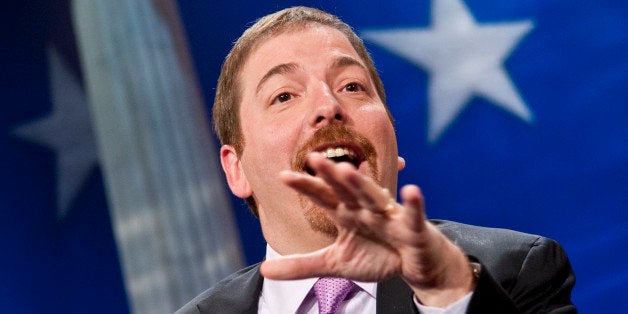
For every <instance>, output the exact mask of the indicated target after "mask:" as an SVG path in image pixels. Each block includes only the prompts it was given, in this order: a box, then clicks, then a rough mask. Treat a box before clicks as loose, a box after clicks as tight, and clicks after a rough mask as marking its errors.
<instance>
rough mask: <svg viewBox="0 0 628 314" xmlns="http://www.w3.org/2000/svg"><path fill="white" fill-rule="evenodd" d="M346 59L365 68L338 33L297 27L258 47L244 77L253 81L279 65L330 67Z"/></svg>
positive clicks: (315, 26) (321, 27)
mask: <svg viewBox="0 0 628 314" xmlns="http://www.w3.org/2000/svg"><path fill="white" fill-rule="evenodd" d="M343 56H349V57H351V58H353V59H356V60H357V61H358V62H359V63H360V64H362V65H363V66H364V62H363V60H362V59H361V58H360V57H359V55H358V53H357V52H356V51H355V49H354V48H353V46H352V45H351V43H350V42H349V40H347V38H346V37H345V36H344V34H343V33H341V32H340V31H339V30H337V29H334V28H331V27H329V26H325V25H320V24H307V25H298V26H295V27H290V28H288V29H286V30H283V31H280V32H279V33H277V34H274V35H272V36H270V37H269V38H266V39H264V40H263V41H261V42H260V43H258V44H257V45H256V46H255V47H254V48H253V49H252V51H251V53H250V55H249V56H248V58H247V59H246V61H245V64H244V66H243V67H242V72H241V74H242V76H243V77H248V78H251V77H250V76H261V75H264V73H265V71H267V70H268V69H270V68H272V67H275V66H277V65H279V64H290V63H292V64H298V65H308V64H311V62H312V61H317V62H321V61H322V62H330V63H331V62H334V59H337V58H341V57H343ZM318 64H319V65H320V63H318ZM254 74H257V75H254Z"/></svg>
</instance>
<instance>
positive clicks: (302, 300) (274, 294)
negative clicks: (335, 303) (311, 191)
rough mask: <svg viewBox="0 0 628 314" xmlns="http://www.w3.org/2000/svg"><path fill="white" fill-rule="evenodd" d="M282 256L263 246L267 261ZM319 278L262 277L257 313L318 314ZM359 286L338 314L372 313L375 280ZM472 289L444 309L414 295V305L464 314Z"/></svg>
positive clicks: (438, 313) (435, 313)
mask: <svg viewBox="0 0 628 314" xmlns="http://www.w3.org/2000/svg"><path fill="white" fill-rule="evenodd" d="M279 256H281V255H279V253H277V252H276V251H275V250H273V249H272V248H271V247H270V245H267V246H266V260H270V259H273V258H277V257H279ZM317 280H318V278H307V279H300V280H272V279H267V278H264V282H263V284H262V293H261V294H260V297H259V303H258V313H262V314H276V313H278V314H284V313H286V314H288V313H297V314H318V303H317V301H316V296H315V295H314V291H313V290H312V287H314V283H316V281H317ZM354 283H355V284H356V285H357V287H358V288H354V290H353V291H352V292H351V293H350V294H349V296H348V297H347V300H346V301H345V302H343V303H342V304H341V305H340V308H339V309H338V310H339V313H375V308H376V295H377V283H376V282H361V281H354ZM472 295H473V292H471V293H469V294H467V295H466V296H464V297H463V298H462V299H460V300H458V301H457V302H456V303H454V304H452V305H450V306H449V307H447V308H446V309H441V308H434V307H428V306H424V305H422V304H420V303H419V302H418V301H417V299H416V298H414V304H415V305H416V306H417V308H418V309H419V311H420V312H421V313H427V314H458V313H465V312H466V309H467V307H468V306H469V302H470V301H471V296H472Z"/></svg>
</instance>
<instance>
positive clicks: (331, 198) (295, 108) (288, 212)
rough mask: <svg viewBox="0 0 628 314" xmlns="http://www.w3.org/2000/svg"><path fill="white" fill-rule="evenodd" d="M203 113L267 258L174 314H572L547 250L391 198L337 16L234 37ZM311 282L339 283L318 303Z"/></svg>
mask: <svg viewBox="0 0 628 314" xmlns="http://www.w3.org/2000/svg"><path fill="white" fill-rule="evenodd" d="M213 118H214V123H215V129H216V131H217V133H218V137H219V138H220V141H221V143H222V148H221V151H220V157H221V162H222V167H223V169H224V171H225V174H226V177H227V182H228V184H229V187H230V189H231V191H232V192H233V193H234V194H235V195H237V196H238V197H241V198H243V199H246V200H247V203H248V204H249V206H250V207H251V209H252V210H253V212H254V213H255V214H256V215H257V216H258V217H259V219H260V223H261V226H262V231H263V234H264V237H265V239H266V240H267V242H268V246H267V256H266V261H264V262H263V263H261V264H257V265H253V266H250V267H248V268H246V269H244V270H241V271H240V272H238V273H236V274H234V275H232V276H231V277H229V278H227V279H225V280H223V281H222V282H220V283H219V284H217V285H216V286H215V287H213V288H212V289H209V290H207V291H205V292H204V293H202V294H201V295H199V296H198V297H197V298H195V299H194V300H192V301H190V302H189V303H188V304H187V305H186V306H184V307H183V308H182V309H181V310H180V312H181V313H257V312H260V313H317V312H318V310H321V312H322V310H323V307H325V306H328V305H330V304H331V303H333V305H332V306H333V307H335V308H337V309H338V310H339V311H340V312H346V313H374V312H378V313H403V312H407V313H415V312H418V311H421V312H431V313H441V310H442V309H446V310H447V311H450V312H460V313H462V312H469V313H516V312H551V311H556V312H560V313H567V312H575V311H576V310H575V307H574V306H573V305H572V303H571V300H570V294H571V289H572V287H573V285H574V282H575V279H574V275H573V272H572V270H571V266H570V264H569V261H568V259H567V257H566V255H565V253H564V251H563V250H562V248H561V247H560V246H559V245H558V244H557V243H556V242H554V241H552V240H549V239H547V238H543V237H539V236H533V235H527V234H522V233H518V232H514V231H508V230H500V229H488V228H480V227H474V226H468V225H463V224H458V223H453V222H445V221H427V220H426V218H425V210H424V204H423V197H422V195H421V192H420V190H419V188H418V187H416V186H413V185H409V186H405V187H403V188H402V189H401V191H400V195H401V203H397V202H396V201H395V200H396V191H397V173H398V171H400V170H401V169H403V167H404V165H405V162H404V160H403V159H402V158H401V157H399V156H398V154H397V142H396V137H395V132H394V128H393V123H392V117H391V115H390V113H389V111H388V109H387V106H386V104H385V95H384V90H383V85H382V82H381V80H380V78H379V76H378V74H377V71H376V69H375V67H374V65H373V61H372V60H371V58H370V56H369V55H368V53H367V52H366V49H365V47H364V45H363V43H362V42H361V40H360V39H359V38H358V37H357V36H356V35H355V34H354V33H353V31H352V30H351V29H350V28H349V26H347V25H346V24H344V23H343V22H342V21H340V20H339V19H338V18H336V17H335V16H333V15H330V14H327V13H325V12H322V11H319V10H316V9H311V8H305V7H295V8H290V9H286V10H282V11H279V12H277V13H274V14H271V15H268V16H266V17H263V18H262V19H260V20H259V21H258V22H257V23H256V24H255V25H253V26H251V27H250V28H249V29H248V30H247V31H245V32H244V34H243V35H242V36H241V37H240V38H239V39H238V41H237V42H236V43H235V45H234V47H233V49H232V50H231V52H230V53H229V55H228V56H227V58H226V60H225V63H224V64H223V68H222V72H221V75H220V78H219V81H218V87H217V90H216V98H215V102H214V109H213ZM319 277H334V278H346V279H350V281H346V280H344V279H342V280H339V281H342V283H343V285H345V286H342V288H335V289H336V290H342V292H343V294H342V296H340V297H336V296H334V297H323V296H322V293H323V292H320V290H321V289H323V288H319V287H320V286H321V285H319V284H318V283H319V280H318V278H319ZM334 280H336V279H334ZM320 282H324V283H325V284H326V283H327V280H326V279H325V280H320ZM334 282H335V281H334ZM331 298H337V299H338V300H336V299H334V300H333V302H332V300H331ZM326 301H329V302H328V303H326Z"/></svg>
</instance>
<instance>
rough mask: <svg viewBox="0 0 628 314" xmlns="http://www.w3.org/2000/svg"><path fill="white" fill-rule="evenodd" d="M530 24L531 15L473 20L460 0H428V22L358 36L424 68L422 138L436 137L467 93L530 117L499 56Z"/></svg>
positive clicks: (455, 114) (463, 103) (462, 105)
mask: <svg viewBox="0 0 628 314" xmlns="http://www.w3.org/2000/svg"><path fill="white" fill-rule="evenodd" d="M533 27H534V25H533V23H532V22H531V21H522V22H512V23H493V24H477V23H476V22H475V20H474V19H473V16H472V15H471V13H470V12H469V10H468V9H467V8H466V7H465V5H464V3H462V1H460V0H434V1H433V2H432V26H431V27H429V28H427V29H420V28H410V29H394V30H378V31H375V30H372V31H365V32H362V34H361V35H362V37H363V38H364V39H366V40H369V41H372V42H374V43H375V44H378V45H380V46H382V47H384V48H386V49H388V50H390V51H391V52H393V53H395V54H398V55H399V56H401V57H403V58H406V59H408V60H409V61H411V62H412V63H414V64H415V65H417V66H419V67H422V68H424V69H425V70H426V71H427V72H428V74H429V85H428V106H429V112H428V117H429V125H428V126H429V127H428V141H429V142H431V143H434V142H436V141H437V140H438V139H439V138H440V136H441V135H442V134H443V132H444V131H445V130H446V129H447V128H448V127H449V126H450V125H451V124H452V122H453V121H454V120H455V119H456V118H457V117H458V115H459V114H460V113H461V112H462V110H463V109H464V108H465V106H466V105H467V103H468V102H469V100H470V99H471V98H472V97H473V96H483V97H485V98H486V99H488V100H490V101H492V103H493V104H494V105H496V106H498V107H501V108H502V109H504V110H506V111H507V112H510V113H511V114H513V115H515V116H517V117H519V118H521V119H522V120H524V121H527V122H529V123H530V122H532V120H533V117H532V113H531V112H530V110H529V109H528V108H527V106H526V105H525V103H524V102H523V100H522V99H521V96H519V93H518V91H517V89H516V87H515V86H514V84H513V83H512V81H511V80H510V77H509V76H508V73H507V72H506V70H505V68H504V65H503V64H504V61H505V60H506V58H507V57H508V56H509V55H510V54H511V53H512V51H513V50H514V49H515V47H516V46H517V44H518V43H519V41H520V40H521V39H522V38H523V36H525V35H526V34H527V33H528V32H529V31H530V30H531V29H532V28H533Z"/></svg>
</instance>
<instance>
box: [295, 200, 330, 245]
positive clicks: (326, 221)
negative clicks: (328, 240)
mask: <svg viewBox="0 0 628 314" xmlns="http://www.w3.org/2000/svg"><path fill="white" fill-rule="evenodd" d="M301 205H302V207H303V208H306V210H305V214H304V215H305V220H307V222H308V223H309V224H310V227H311V228H312V230H314V231H318V232H322V233H324V234H326V235H328V236H330V237H333V238H335V237H336V236H338V228H337V227H336V224H334V222H333V221H332V220H331V219H330V218H329V214H327V212H326V211H325V210H324V209H322V208H320V207H318V206H316V205H314V204H312V202H311V201H309V200H307V199H304V198H302V199H301Z"/></svg>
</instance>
